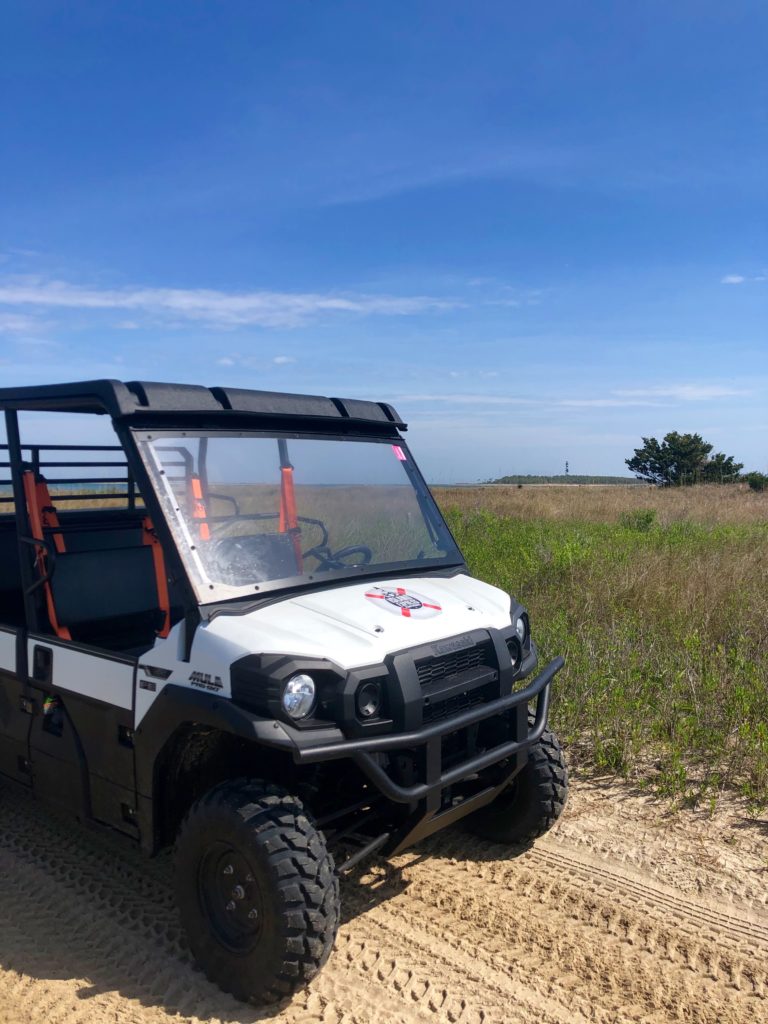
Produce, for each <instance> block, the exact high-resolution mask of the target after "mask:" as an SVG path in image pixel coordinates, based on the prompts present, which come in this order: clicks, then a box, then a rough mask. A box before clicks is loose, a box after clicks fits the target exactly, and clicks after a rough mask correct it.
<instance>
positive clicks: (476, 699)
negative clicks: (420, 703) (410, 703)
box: [424, 687, 486, 722]
mask: <svg viewBox="0 0 768 1024" xmlns="http://www.w3.org/2000/svg"><path fill="white" fill-rule="evenodd" d="M485 699H486V694H485V687H481V688H480V689H479V690H470V691H469V693H458V694H456V696H455V697H449V698H448V699H447V700H436V701H434V703H429V704H428V703H427V702H426V701H425V702H424V721H425V722H436V721H439V720H440V719H441V718H450V717H451V716H452V715H457V714H458V713H459V712H460V711H466V710H467V708H473V707H474V706H475V705H476V704H482V703H483V701H484V700H485Z"/></svg>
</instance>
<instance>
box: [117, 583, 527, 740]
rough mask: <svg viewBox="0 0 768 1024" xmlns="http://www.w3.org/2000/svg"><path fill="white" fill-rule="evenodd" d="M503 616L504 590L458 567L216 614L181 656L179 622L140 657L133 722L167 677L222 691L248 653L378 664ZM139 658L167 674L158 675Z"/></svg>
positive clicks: (504, 620)
mask: <svg viewBox="0 0 768 1024" xmlns="http://www.w3.org/2000/svg"><path fill="white" fill-rule="evenodd" d="M509 624H510V599H509V596H508V595H507V594H505V593H504V592H503V591H501V590H498V589H497V588H496V587H492V586H490V585H489V584H487V583H482V582H480V581H479V580H476V579H473V578H472V577H470V576H466V575H458V576H454V577H451V578H441V577H424V578H419V579H403V580H380V581H376V580H373V581H371V582H368V583H352V584H340V585H338V586H335V587H332V588H329V589H327V590H317V591H313V592H308V593H304V594H301V595H299V596H297V597H290V598H286V599H285V600H283V601H276V602H275V603H274V604H269V605H266V606H264V607H262V608H257V609H255V610H254V611H250V612H247V613H246V614H243V615H227V614H222V615H217V616H216V617H215V618H213V619H212V620H211V621H209V622H206V623H202V624H201V625H200V626H199V627H198V629H197V630H196V632H195V637H194V641H193V644H192V652H191V657H190V659H189V661H183V660H182V653H183V652H182V650H181V647H180V644H181V642H182V640H183V628H184V627H183V624H182V623H179V624H178V625H177V626H175V627H174V629H173V630H172V631H171V633H170V635H169V636H168V638H167V639H165V640H159V641H158V642H157V643H156V644H155V646H154V647H153V648H152V650H151V651H148V652H147V653H146V654H145V655H143V656H142V657H141V659H140V665H139V672H138V677H137V684H136V685H137V690H136V724H137V725H138V724H139V722H140V721H141V719H142V718H143V717H144V715H145V714H146V712H147V711H148V710H149V707H150V706H151V704H152V702H153V701H154V700H155V698H156V697H157V695H158V693H160V692H161V690H162V688H163V687H164V686H165V685H167V684H170V683H175V684H177V685H182V686H190V687H193V688H195V689H200V690H204V691H207V692H210V693H213V694H216V695H218V696H221V697H230V696H231V690H230V680H229V668H230V666H231V665H232V663H233V662H235V661H238V660H239V659H240V658H243V657H245V656H246V655H248V654H285V655H292V656H295V657H302V658H328V659H330V660H331V661H334V662H335V663H336V664H337V665H339V666H340V667H341V668H343V669H353V668H360V667H362V666H365V665H374V664H379V663H381V662H382V661H383V660H384V658H385V657H386V656H387V655H388V654H391V653H393V652H394V651H401V650H404V649H405V648H408V647H417V646H418V645H419V644H424V643H431V642H434V641H436V640H442V639H444V638H445V637H450V636H455V635H457V634H459V633H464V632H467V631H468V630H471V629H483V628H488V627H492V628H496V629H500V628H502V627H504V626H508V625H509ZM142 665H150V666H155V667H156V668H160V669H165V670H166V671H170V673H171V674H170V675H169V676H168V678H167V679H165V680H162V679H159V678H157V677H156V676H151V675H149V674H147V672H143V671H142V668H141V666H142ZM147 685H150V686H154V689H146V688H144V687H146V686H147Z"/></svg>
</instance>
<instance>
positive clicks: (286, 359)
mask: <svg viewBox="0 0 768 1024" xmlns="http://www.w3.org/2000/svg"><path fill="white" fill-rule="evenodd" d="M272 362H273V363H276V364H277V365H278V366H285V364H286V363H295V362H296V360H295V359H294V358H293V356H275V358H274V359H273V360H272Z"/></svg>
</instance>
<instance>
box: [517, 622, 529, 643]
mask: <svg viewBox="0 0 768 1024" xmlns="http://www.w3.org/2000/svg"><path fill="white" fill-rule="evenodd" d="M515 632H516V633H517V639H518V640H519V641H520V643H521V644H524V643H525V638H526V637H527V636H528V623H527V622H526V621H525V618H524V616H522V615H521V616H519V618H518V620H517V622H516V623H515Z"/></svg>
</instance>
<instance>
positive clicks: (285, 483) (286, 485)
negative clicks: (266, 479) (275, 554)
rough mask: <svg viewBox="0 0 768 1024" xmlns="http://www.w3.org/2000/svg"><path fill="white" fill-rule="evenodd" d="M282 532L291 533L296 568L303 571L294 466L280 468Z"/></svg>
mask: <svg viewBox="0 0 768 1024" xmlns="http://www.w3.org/2000/svg"><path fill="white" fill-rule="evenodd" d="M280 533H290V534H291V540H292V541H293V550H294V553H295V555H296V568H297V570H298V571H299V572H301V571H302V567H303V562H302V558H301V537H300V536H299V517H298V516H297V514H296V491H295V490H294V486H293V466H283V467H282V468H281V470H280Z"/></svg>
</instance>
